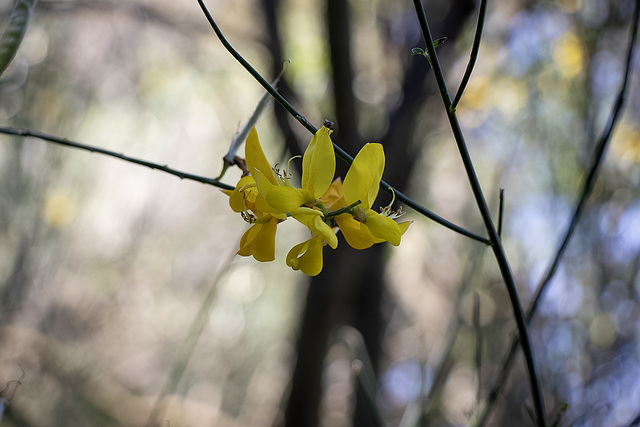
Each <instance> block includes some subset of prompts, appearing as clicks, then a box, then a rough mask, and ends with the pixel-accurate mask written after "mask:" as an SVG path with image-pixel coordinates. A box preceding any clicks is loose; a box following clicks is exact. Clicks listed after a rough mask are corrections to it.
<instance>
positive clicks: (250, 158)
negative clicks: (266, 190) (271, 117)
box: [244, 127, 278, 185]
mask: <svg viewBox="0 0 640 427" xmlns="http://www.w3.org/2000/svg"><path fill="white" fill-rule="evenodd" d="M244 151H245V157H246V159H245V160H246V161H247V169H249V173H251V176H253V177H254V178H255V177H256V175H255V171H256V170H259V171H261V172H262V173H263V174H265V176H266V177H267V179H268V180H269V181H270V182H271V183H272V184H274V185H276V184H277V183H278V181H277V180H276V177H275V176H273V170H272V169H271V164H270V163H269V161H268V160H267V156H265V155H264V151H262V146H261V145H260V140H259V139H258V132H257V131H256V128H255V127H252V128H251V130H250V131H249V136H247V142H246V143H245V149H244Z"/></svg>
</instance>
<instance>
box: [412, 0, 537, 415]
mask: <svg viewBox="0 0 640 427" xmlns="http://www.w3.org/2000/svg"><path fill="white" fill-rule="evenodd" d="M413 3H414V6H415V9H416V14H417V16H418V20H419V22H420V27H421V29H422V34H423V36H424V38H425V41H426V45H427V52H428V53H429V57H430V58H431V63H432V66H433V72H434V74H435V77H436V81H437V83H438V88H439V89H440V95H441V97H442V102H443V103H444V106H445V109H446V112H447V117H448V119H449V124H450V125H451V129H452V131H453V135H454V137H455V141H456V144H457V146H458V151H459V152H460V157H461V159H462V163H463V164H464V168H465V171H466V173H467V178H468V180H469V184H470V185H471V190H472V192H473V195H474V198H475V200H476V204H477V205H478V209H479V211H480V214H481V216H482V219H483V221H484V225H485V228H486V230H487V233H488V234H489V240H490V241H491V248H492V249H493V253H494V255H495V258H496V261H497V263H498V267H499V268H500V273H501V274H502V278H503V280H504V282H505V285H506V287H507V291H508V293H509V299H510V301H511V306H512V308H513V314H514V317H515V320H516V324H517V327H518V333H519V335H520V341H521V343H522V352H523V354H524V358H525V361H526V365H527V371H528V373H529V382H530V385H531V394H532V397H533V402H534V407H535V412H536V416H537V418H538V419H537V422H538V424H539V425H540V426H541V427H546V425H547V421H546V419H547V418H546V411H545V408H544V398H543V396H542V389H541V387H540V383H539V381H538V375H537V373H536V366H535V363H534V359H533V349H532V347H531V341H530V339H529V333H528V331H527V324H526V320H525V316H524V312H523V310H522V306H521V305H520V300H519V298H518V292H517V289H516V284H515V281H514V279H513V275H512V273H511V268H510V267H509V262H508V260H507V256H506V254H505V252H504V248H503V247H502V242H501V240H500V237H499V236H498V233H497V231H496V228H495V226H494V224H493V220H492V219H491V213H490V211H489V207H488V206H487V202H486V200H485V198H484V195H483V193H482V188H481V186H480V182H479V181H478V177H477V175H476V172H475V169H474V167H473V162H472V161H471V156H470V155H469V151H468V149H467V145H466V142H465V139H464V135H463V134H462V129H461V128H460V123H459V122H458V118H457V117H456V114H455V112H452V111H451V109H450V107H451V98H450V97H449V91H448V90H447V84H446V82H445V80H444V74H443V72H442V69H441V68H440V62H439V61H438V56H437V53H436V50H435V47H434V46H433V38H432V37H431V30H430V29H429V24H428V22H427V17H426V15H425V13H424V8H423V6H422V1H421V0H414V1H413Z"/></svg>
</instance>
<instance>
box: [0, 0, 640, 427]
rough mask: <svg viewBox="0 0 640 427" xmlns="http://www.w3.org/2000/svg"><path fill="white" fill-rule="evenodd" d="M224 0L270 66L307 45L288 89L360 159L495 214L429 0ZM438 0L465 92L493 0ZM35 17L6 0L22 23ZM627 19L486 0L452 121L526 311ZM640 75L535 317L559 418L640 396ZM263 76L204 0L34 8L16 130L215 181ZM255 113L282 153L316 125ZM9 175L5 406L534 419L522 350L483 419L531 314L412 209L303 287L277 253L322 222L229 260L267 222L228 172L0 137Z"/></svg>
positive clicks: (2, 372) (212, 0)
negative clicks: (516, 315) (260, 221)
mask: <svg viewBox="0 0 640 427" xmlns="http://www.w3.org/2000/svg"><path fill="white" fill-rule="evenodd" d="M206 4H207V6H208V7H209V9H210V12H211V13H212V15H213V17H214V18H215V19H216V20H217V21H218V24H219V25H220V27H221V29H222V31H223V32H224V33H225V35H226V36H227V38H228V39H229V41H230V42H231V43H232V44H233V45H234V46H235V47H236V48H237V49H238V50H239V51H240V53H241V54H242V55H244V57H245V58H246V59H247V60H248V61H249V62H250V63H251V64H252V65H253V66H254V67H255V68H256V69H257V70H258V71H260V72H261V73H262V74H263V75H265V76H266V77H267V78H268V79H272V78H274V77H275V76H276V75H277V74H278V73H279V72H280V70H281V69H282V64H283V61H284V60H285V59H287V60H288V61H290V62H289V63H288V64H287V65H286V70H285V73H284V76H283V78H282V80H281V81H280V83H279V85H278V88H279V90H280V91H281V93H283V94H284V95H285V97H286V98H287V99H289V100H290V102H291V103H292V104H293V105H294V106H295V107H296V108H297V109H298V110H299V111H300V112H301V113H302V114H304V116H305V117H306V118H307V119H309V120H310V121H311V122H312V123H313V124H315V125H316V126H320V125H321V124H322V122H323V120H324V119H325V118H327V119H329V120H332V121H334V122H335V123H336V130H335V132H334V134H333V136H334V141H336V142H337V143H338V144H339V145H340V146H341V147H343V148H344V149H345V150H346V151H348V152H349V153H351V154H352V155H354V154H356V153H357V151H358V150H359V148H360V147H361V146H362V145H363V144H364V143H365V142H367V141H377V142H382V143H383V144H384V146H385V152H386V156H387V166H386V170H385V175H384V178H385V179H386V180H387V181H388V182H390V183H391V184H393V185H395V186H396V187H397V188H398V189H400V190H401V191H404V192H406V193H407V194H409V195H410V196H411V197H412V198H413V199H414V200H416V201H418V202H419V203H421V204H423V205H424V206H426V207H427V208H429V209H430V210H432V211H434V212H436V213H438V214H439V215H441V216H443V217H445V218H447V219H448V220H450V221H452V222H454V223H456V224H459V225H461V226H463V227H464V228H466V229H468V230H471V231H473V232H475V233H477V234H481V235H484V234H485V233H484V231H483V226H482V221H481V218H480V215H479V213H478V210H477V208H476V205H475V201H474V200H473V197H472V195H471V191H470V188H469V185H468V183H467V180H466V175H465V173H464V169H463V166H462V163H461V161H460V159H459V155H458V152H457V149H456V146H455V143H454V141H453V138H452V135H451V132H450V129H449V126H448V123H447V121H446V117H445V115H444V113H443V107H442V102H441V99H440V97H439V95H438V93H437V89H436V88H435V81H434V79H433V75H432V73H431V72H430V69H429V65H428V63H427V61H426V60H425V58H423V57H421V56H412V55H411V48H413V47H424V42H423V41H422V37H421V34H420V30H419V27H418V22H417V19H416V17H415V12H414V9H413V4H412V3H411V2H409V1H394V2H383V1H371V0H370V1H363V0H350V1H344V0H326V1H320V2H312V1H307V0H304V1H292V0H288V1H287V0H247V1H229V0H209V1H207V2H206ZM425 5H426V13H427V17H428V19H429V22H430V24H431V25H432V28H431V29H432V33H433V36H434V37H435V38H439V37H447V38H448V40H447V42H446V43H445V44H444V45H443V46H442V47H441V48H439V54H440V59H441V61H442V64H443V67H444V69H445V72H446V77H447V82H448V84H449V88H450V91H452V92H455V90H456V89H457V86H458V84H459V81H460V79H461V77H462V75H463V73H464V70H465V68H466V64H467V60H468V57H469V52H470V48H471V43H472V40H473V35H474V31H475V22H476V19H477V13H478V4H477V3H476V2H474V1H471V0H452V1H450V2H441V1H437V0H430V1H427V2H426V4H425ZM12 7H13V1H12V0H0V28H4V26H5V25H6V22H7V20H8V16H9V14H10V11H11V9H12ZM632 11H633V1H631V0H606V1H603V0H555V1H551V0H549V1H537V2H534V1H524V0H520V1H509V2H507V1H498V2H489V6H488V13H487V18H486V24H485V32H484V36H483V42H482V46H481V49H480V56H479V59H478V62H477V65H476V68H475V70H474V73H473V77H472V80H471V82H470V84H469V87H468V89H467V91H466V93H465V95H464V96H463V98H462V102H461V105H460V106H459V108H458V114H459V118H460V121H461V123H462V125H463V131H464V133H465V136H466V137H467V142H468V145H469V149H470V151H471V155H472V158H473V160H474V162H475V166H476V169H477V172H478V175H479V178H480V180H481V183H482V185H483V189H484V191H485V194H486V196H487V199H488V203H489V205H490V207H491V208H492V210H493V212H494V213H495V218H496V221H497V214H498V206H499V205H498V195H499V189H500V188H504V189H505V202H504V229H503V241H504V245H505V248H506V251H507V255H508V258H509V261H510V264H511V267H512V268H513V272H514V275H515V277H516V282H517V284H518V290H519V293H520V298H521V300H522V303H523V306H525V307H526V306H527V305H528V303H529V301H530V300H531V298H532V295H533V294H534V292H535V289H536V287H537V286H538V284H539V282H540V280H541V278H542V277H543V274H544V272H545V270H546V269H547V267H548V265H549V263H550V261H551V259H552V257H553V255H554V253H555V251H556V249H557V247H558V244H559V240H560V238H561V237H562V235H563V234H564V232H565V230H566V228H567V226H568V223H569V220H570V217H571V214H572V211H573V209H574V206H575V204H576V201H577V197H578V195H579V191H580V188H581V185H582V181H583V179H584V173H585V171H586V170H587V168H588V166H589V164H590V161H591V157H592V152H593V150H594V146H595V145H596V142H597V140H598V138H599V137H600V135H601V133H602V131H603V128H604V126H605V123H606V120H607V118H608V116H609V115H610V111H611V108H612V103H613V101H614V98H615V96H616V93H617V91H618V89H619V87H620V85H621V83H622V78H623V73H624V66H625V62H624V59H625V52H626V48H627V41H628V37H629V28H630V25H631V22H630V20H631V17H632ZM633 65H634V67H635V68H634V70H638V69H640V55H638V53H637V52H636V55H635V56H634V59H633ZM639 83H640V82H639V81H638V75H637V72H636V73H634V74H632V75H631V81H630V88H629V92H628V94H629V95H628V97H627V104H626V110H625V113H624V114H623V116H622V118H621V120H620V123H619V125H618V127H617V129H616V131H615V133H614V135H613V138H612V140H611V143H610V146H609V150H608V152H607V155H606V160H605V162H604V164H603V167H602V170H601V174H600V176H599V179H598V180H597V183H596V187H595V189H594V192H593V194H592V197H591V198H590V199H589V202H588V204H587V208H586V210H585V214H584V216H583V218H582V220H581V222H580V225H579V226H578V229H577V231H576V233H575V235H574V237H573V240H572V242H571V244H570V245H569V247H568V250H567V253H566V254H565V256H564V258H563V261H562V263H561V265H560V267H559V269H558V271H557V274H556V275H555V276H554V279H553V280H552V282H551V283H550V287H549V289H548V292H547V294H546V295H545V297H544V298H543V299H542V301H541V303H540V306H539V309H538V311H537V313H536V316H535V318H534V319H533V321H532V323H531V328H530V334H531V338H532V343H533V347H534V350H535V358H536V362H537V366H538V370H539V374H540V380H541V383H542V386H543V391H544V395H545V400H546V404H547V410H548V412H549V419H550V420H551V421H557V422H558V423H557V424H556V425H558V426H570V425H573V426H624V425H636V424H633V423H634V422H635V423H637V422H638V418H637V417H639V416H640V381H638V378H640V346H639V343H640V327H639V319H638V318H639V316H640V274H638V270H639V268H640V187H639V184H640V97H638V96H637V94H638V85H639ZM262 93H263V90H262V88H261V87H260V86H259V84H258V83H256V82H255V81H254V80H253V79H252V78H251V76H250V75H249V74H248V73H247V72H246V71H244V70H243V69H242V67H241V66H240V65H239V64H237V63H236V62H235V61H234V59H233V58H232V57H231V56H230V55H229V54H228V52H227V51H226V50H225V49H224V48H223V46H222V45H221V44H220V42H219V41H218V40H217V38H216V37H215V35H214V34H213V32H212V30H211V29H210V27H209V26H208V24H207V22H206V19H205V18H204V16H203V14H202V12H201V10H200V8H199V7H198V4H197V2H196V1H195V0H193V1H183V2H174V1H169V0H154V1H150V0H131V1H128V2H116V1H109V0H92V1H84V0H64V1H63V0H40V1H39V2H38V4H37V7H36V10H35V13H34V15H33V17H32V20H31V22H30V26H29V30H28V32H27V34H26V37H25V39H24V41H23V44H22V46H21V48H20V50H19V52H18V55H17V57H16V58H15V60H14V62H13V64H12V65H11V67H10V68H9V69H8V70H7V72H5V73H4V74H3V75H2V76H1V77H0V125H1V126H13V127H18V128H27V129H31V130H34V131H41V132H45V133H49V134H52V135H57V136H60V137H65V138H69V139H71V140H74V141H79V142H83V143H86V144H91V145H95V146H99V147H101V148H105V149H109V150H113V151H116V152H119V153H124V154H127V155H129V156H133V157H139V158H143V159H146V160H149V161H152V162H157V163H160V164H168V165H169V166H170V167H173V168H176V169H179V170H182V171H186V172H190V173H193V174H197V175H202V176H208V177H216V176H217V175H218V174H219V173H220V170H221V168H222V156H223V155H224V154H225V153H226V152H227V150H228V148H229V144H230V142H231V140H232V139H233V137H234V136H235V135H236V134H237V133H238V132H239V130H240V129H241V128H242V126H243V124H244V123H245V122H246V120H247V119H248V118H249V116H250V115H251V113H252V111H253V110H254V108H255V106H256V104H257V102H258V100H259V99H260V97H261V96H262ZM257 129H258V133H259V135H260V138H261V141H262V144H263V147H264V149H265V151H266V153H267V157H268V158H269V159H270V160H271V161H272V162H273V163H275V162H280V163H281V164H283V163H284V162H286V161H287V160H288V159H289V158H290V157H291V156H292V155H296V154H299V153H301V152H302V151H303V150H304V148H305V147H306V144H307V143H308V141H309V140H310V137H311V135H310V134H309V133H308V132H307V131H306V130H305V129H304V128H302V126H300V125H299V124H298V123H297V122H296V121H295V120H294V119H292V118H291V117H289V116H288V115H287V114H286V113H285V111H284V110H283V109H282V108H281V107H279V106H277V105H276V106H273V105H272V106H270V107H269V108H268V109H267V110H266V111H265V112H264V114H263V115H262V118H261V119H260V120H259V122H258V124H257ZM241 153H242V152H241ZM241 153H240V154H241ZM292 164H293V165H294V167H299V166H300V162H299V161H298V162H296V161H294V162H292ZM338 164H339V168H338V174H339V175H342V176H344V173H345V171H346V165H345V164H344V163H343V162H342V161H340V160H338ZM0 177H1V178H0V183H2V185H0V389H2V388H4V387H5V384H6V385H7V389H5V390H4V391H3V392H2V394H1V397H3V398H4V399H5V401H4V403H5V404H6V408H5V410H4V413H2V418H1V420H0V426H3V427H4V426H43V427H45V426H63V425H74V426H117V425H123V426H143V425H150V426H171V427H173V426H203V425H212V426H269V425H274V426H282V425H287V426H307V427H314V426H376V425H381V426H382V425H384V426H423V425H424V426H426V425H429V426H463V425H478V423H486V425H505V426H514V425H523V426H524V425H534V422H533V421H532V417H531V415H530V413H531V408H532V400H531V397H530V396H531V395H530V387H529V383H528V380H527V376H526V371H525V369H524V365H523V362H522V357H521V354H520V353H518V355H517V357H516V359H515V362H514V364H513V369H512V372H511V374H510V375H509V376H508V378H507V379H506V380H505V381H504V384H503V385H504V387H502V388H501V389H500V391H499V392H498V394H497V399H496V400H495V403H494V404H492V406H491V408H490V410H489V411H487V413H488V417H487V418H484V416H483V415H482V414H483V413H484V412H483V408H484V403H485V402H486V400H487V397H488V396H489V394H490V392H491V390H492V389H493V388H494V386H495V384H496V381H497V379H498V376H499V374H500V373H501V371H502V370H503V366H504V365H503V363H504V357H505V355H506V353H507V351H508V349H509V346H510V342H511V338H512V337H513V336H514V333H515V322H514V320H513V314H512V309H511V306H510V304H509V302H508V296H507V293H506V289H505V286H504V284H503V281H502V279H501V276H500V273H499V271H498V269H497V266H496V262H495V259H494V256H493V254H492V252H491V250H490V249H489V248H487V247H485V246H484V245H482V244H481V243H478V242H475V241H473V240H470V239H468V238H466V237H464V236H460V235H458V234H456V233H454V232H452V231H450V230H448V229H446V228H443V227H442V226H439V225H437V224H435V223H433V222H431V221H429V220H427V219H425V218H424V217H422V216H420V215H419V214H416V213H415V212H413V211H411V209H408V208H406V207H405V211H407V213H406V215H405V216H404V217H403V220H412V221H413V224H412V225H411V227H410V228H409V230H408V232H407V233H406V234H405V235H404V236H403V239H402V244H401V245H400V246H399V247H397V248H395V247H391V246H389V245H387V244H384V245H377V246H375V247H374V248H372V249H369V250H366V251H356V250H354V249H352V248H350V247H349V246H348V245H347V244H346V242H344V240H343V239H342V237H340V244H339V247H338V249H337V250H336V251H331V250H329V249H328V248H325V251H324V255H325V266H324V271H323V272H322V273H321V274H320V275H319V276H317V277H316V278H313V279H312V280H310V279H309V278H308V277H306V276H304V275H302V274H301V273H299V272H294V271H292V270H291V269H290V268H288V267H286V265H285V262H284V258H285V255H286V253H287V251H288V250H289V249H290V248H291V247H292V246H293V245H294V244H297V243H299V242H301V241H303V240H305V239H306V238H307V236H306V234H305V232H304V229H303V227H302V226H301V225H299V224H296V223H294V222H293V221H287V222H285V223H283V224H281V225H280V226H279V228H278V235H277V238H276V260H275V261H274V262H272V263H258V262H256V261H255V260H253V259H247V258H242V257H238V256H235V252H236V251H237V249H238V242H239V239H240V236H241V235H242V233H243V232H244V231H245V230H246V228H247V225H246V223H245V222H244V221H242V219H241V218H240V216H239V215H238V214H236V213H234V212H232V211H231V209H229V207H228V198H227V196H225V195H224V194H222V193H221V192H220V191H219V189H217V188H215V187H211V186H207V185H203V184H200V183H197V182H192V181H187V180H180V179H177V178H176V177H173V176H171V175H168V174H165V173H162V172H158V171H154V170H151V169H147V168H144V167H141V166H136V165H133V164H130V163H125V162H122V161H119V160H116V159H112V158H108V157H105V156H101V155H98V154H92V153H89V152H86V151H79V150H74V149H69V148H64V147H58V146H54V145H50V144H47V143H45V142H43V141H40V140H37V139H33V138H16V137H12V136H6V135H0ZM239 177H240V171H239V170H229V171H228V172H227V174H226V175H225V177H224V182H226V183H228V184H231V185H235V183H236V182H237V180H238V178H239ZM389 200H390V199H389V196H388V195H387V194H383V193H381V194H380V196H379V198H378V200H377V202H376V204H377V205H378V204H379V205H380V206H385V205H386V204H388V203H389ZM396 206H397V205H396ZM22 369H24V378H23V379H22V380H21V384H16V383H15V382H14V383H11V382H10V381H11V380H17V379H19V378H20V376H21V375H22ZM9 398H11V399H10V401H9Z"/></svg>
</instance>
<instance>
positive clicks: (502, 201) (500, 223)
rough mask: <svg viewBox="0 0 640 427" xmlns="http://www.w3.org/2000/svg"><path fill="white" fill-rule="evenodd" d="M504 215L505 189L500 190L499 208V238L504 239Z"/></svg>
mask: <svg viewBox="0 0 640 427" xmlns="http://www.w3.org/2000/svg"><path fill="white" fill-rule="evenodd" d="M503 215H504V188H501V189H500V205H499V208H498V237H500V238H501V239H502V222H503V217H502V216H503Z"/></svg>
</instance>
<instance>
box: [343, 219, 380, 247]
mask: <svg viewBox="0 0 640 427" xmlns="http://www.w3.org/2000/svg"><path fill="white" fill-rule="evenodd" d="M336 223H337V224H338V227H340V231H342V235H343V236H344V239H345V240H346V241H347V243H348V244H349V246H351V247H352V248H354V249H367V248H370V247H371V246H373V245H374V244H375V243H381V242H384V239H378V238H376V237H374V236H373V234H371V232H370V231H369V229H368V228H367V227H366V226H365V225H364V224H362V223H361V222H358V221H356V220H355V219H353V217H352V216H351V215H348V214H344V215H339V216H337V217H336Z"/></svg>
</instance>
